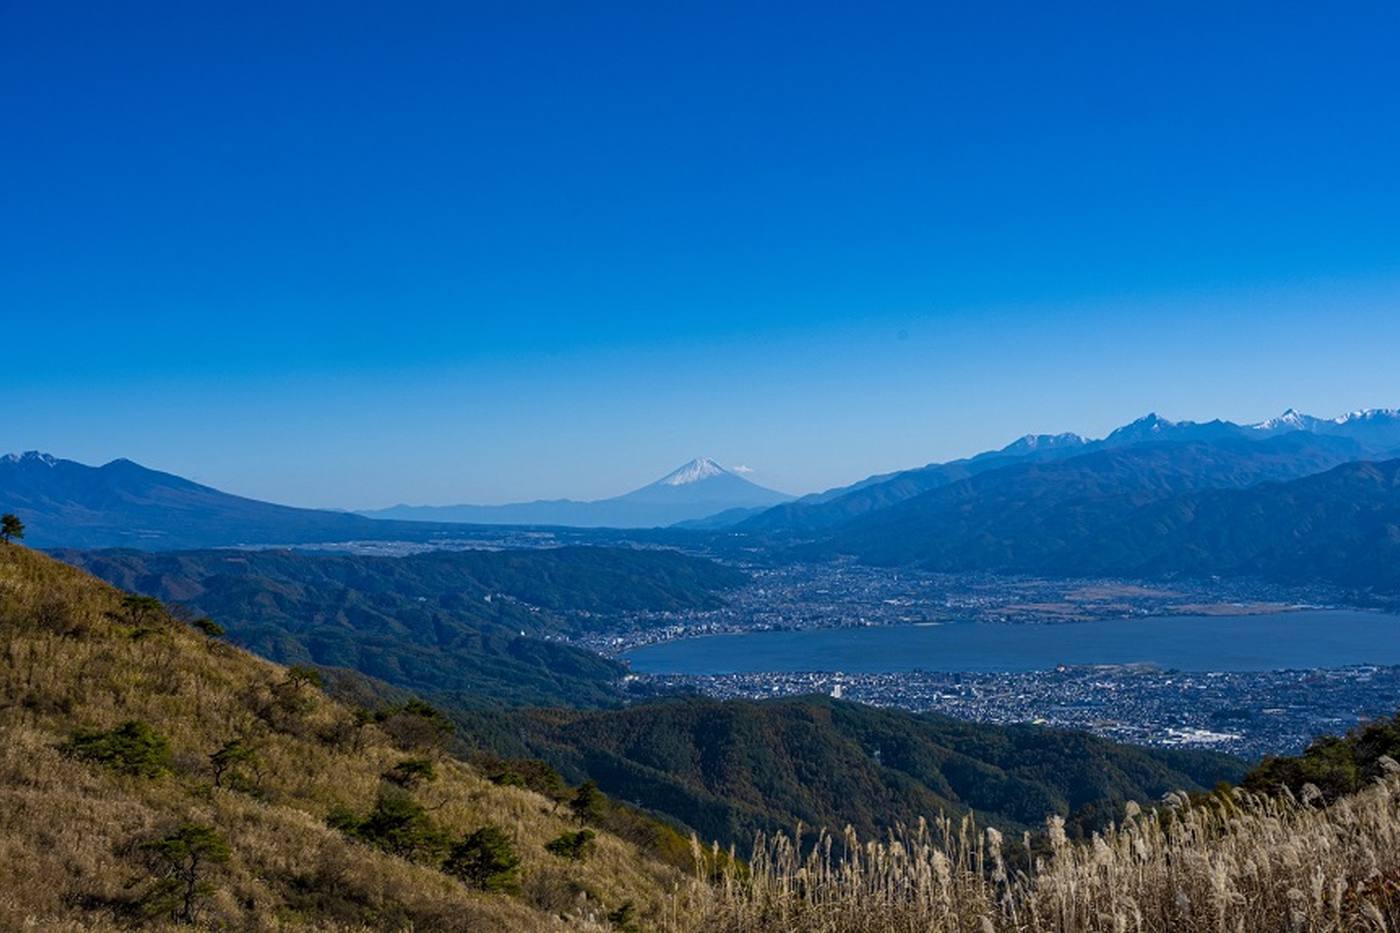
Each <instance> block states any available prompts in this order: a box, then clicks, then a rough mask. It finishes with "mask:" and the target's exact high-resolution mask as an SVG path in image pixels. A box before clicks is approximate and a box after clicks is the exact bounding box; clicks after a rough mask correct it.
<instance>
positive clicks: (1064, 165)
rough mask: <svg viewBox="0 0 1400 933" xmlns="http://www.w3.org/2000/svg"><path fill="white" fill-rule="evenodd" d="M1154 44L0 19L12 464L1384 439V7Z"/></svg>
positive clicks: (1106, 38)
mask: <svg viewBox="0 0 1400 933" xmlns="http://www.w3.org/2000/svg"><path fill="white" fill-rule="evenodd" d="M1146 6H1148V5H1145V4H1116V5H1115V4H1105V3H1093V4H1086V5H1084V6H1081V7H1074V6H1071V5H1063V4H1031V3H1027V4H974V3H958V4H929V3H909V4H900V5H894V4H890V5H886V4H830V5H824V4H820V3H805V4H796V3H794V4H765V3H742V4H733V5H722V4H714V3H707V4H692V5H689V6H688V7H687V6H682V5H678V4H656V3H636V4H612V3H599V4H561V5H559V6H558V7H553V8H552V7H550V6H546V5H542V4H531V3H516V2H512V3H500V4H486V3H443V4H417V3H395V4H388V3H377V4H364V5H360V4H355V3H343V2H342V3H334V4H331V3H327V4H324V5H321V4H314V3H295V4H274V3H267V4H261V3H246V2H240V3H228V4H215V3H196V4H190V3H169V4H155V3H136V4H113V3H64V2H54V3H41V2H24V3H20V2H8V3H6V2H3V0H0V121H3V122H2V123H0V126H3V134H4V136H3V138H4V143H3V145H2V146H0V221H2V222H0V325H3V329H2V330H0V333H3V343H4V347H5V350H6V353H5V356H6V373H5V377H4V383H5V385H4V391H3V393H0V432H3V440H2V441H0V448H5V449H14V450H19V449H27V448H40V449H44V450H48V451H51V452H53V453H55V454H58V455H61V456H68V457H73V458H75V459H80V460H85V461H88V462H103V461H105V460H107V459H110V458H113V457H117V456H128V457H131V458H133V459H136V460H138V461H141V462H143V463H147V464H149V465H152V466H156V467H160V468H164V469H169V470H172V471H174V472H178V473H182V474H185V475H189V476H193V477H195V478H198V479H201V480H203V481H205V482H209V483H212V484H214V485H217V486H220V487H223V488H226V489H229V490H232V491H236V492H240V493H244V494H248V495H255V496H259V497H264V498H271V499H275V500H279V501H286V502H293V503H297V504H306V505H323V506H347V507H369V506H376V505H384V504H389V503H392V502H398V501H409V502H461V501H477V502H497V501H505V500H511V499H519V498H533V497H537V496H572V497H580V498H587V497H596V496H602V495H608V494H611V493H616V492H621V491H624V490H626V489H629V488H631V487H634V486H637V485H640V484H641V483H643V482H646V481H649V480H651V479H653V478H655V477H657V476H659V475H661V474H662V473H665V472H666V471H667V470H669V469H670V468H671V467H673V466H675V465H677V464H678V463H680V462H682V461H684V460H686V459H689V458H690V457H692V456H696V455H709V456H712V457H715V458H716V459H718V460H720V461H721V462H722V463H726V464H737V463H744V464H747V465H749V466H751V467H752V468H754V470H755V471H756V472H755V474H754V476H755V478H757V479H759V480H760V481H763V482H766V483H767V484H769V485H773V486H775V487H778V488H781V489H786V490H790V491H793V492H803V491H809V490H813V489H818V488H823V487H826V486H830V485H834V484H837V483H842V482H847V481H850V480H854V479H857V478H859V477H861V476H864V475H866V474H868V473H871V472H876V471H883V470H888V469H893V468H897V467H906V466H911V465H916V464H921V463H925V462H928V461H931V460H941V459H946V458H949V457H953V456H957V455H961V454H965V453H969V452H972V451H975V450H979V449H983V448H987V447H991V446H999V445H1001V444H1002V443H1005V442H1006V441H1008V440H1010V439H1011V438H1012V437H1013V436H1015V435H1018V434H1021V433H1025V432H1027V431H1059V430H1077V431H1080V432H1083V433H1088V434H1101V433H1103V432H1105V431H1106V430H1107V429H1109V428H1111V427H1112V426H1114V425H1116V424H1118V423H1121V422H1124V421H1127V420H1129V419H1131V418H1133V417H1135V416H1138V415H1140V414H1142V413H1144V412H1146V411H1147V410H1149V409H1155V410H1157V411H1159V412H1161V413H1162V414H1164V415H1166V416H1168V417H1178V418H1209V417H1214V416H1221V417H1228V418H1234V419H1239V420H1243V419H1254V418H1262V417H1265V416H1267V415H1271V414H1275V413H1277V412H1278V411H1279V410H1281V409H1282V408H1284V407H1287V406H1289V405H1293V406H1296V407H1299V408H1302V409H1305V410H1310V411H1313V412H1315V413H1318V414H1335V413H1337V412H1340V411H1343V410H1346V409H1349V408H1353V407H1362V406H1395V405H1400V362H1397V360H1400V355H1398V354H1397V351H1398V350H1400V169H1397V166H1400V93H1397V89H1400V55H1397V54H1396V46H1395V37H1396V36H1397V34H1400V13H1397V12H1396V10H1397V8H1396V7H1395V6H1394V5H1393V4H1373V5H1372V4H1345V5H1324V4H1309V5H1296V6H1295V5H1290V4H1280V3H1268V4H1259V5H1257V6H1245V5H1237V4H1219V3H1212V4H1200V5H1197V6H1189V5H1186V4H1154V5H1151V6H1152V7H1153V8H1154V9H1153V10H1150V11H1149V10H1146V9H1143V8H1144V7H1146ZM289 8H294V9H289ZM1225 8H1228V9H1225Z"/></svg>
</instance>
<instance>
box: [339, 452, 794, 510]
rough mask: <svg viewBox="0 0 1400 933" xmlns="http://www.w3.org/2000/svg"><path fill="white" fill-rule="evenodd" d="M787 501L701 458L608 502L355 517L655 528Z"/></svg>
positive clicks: (566, 501)
mask: <svg viewBox="0 0 1400 933" xmlns="http://www.w3.org/2000/svg"><path fill="white" fill-rule="evenodd" d="M791 498H792V497H791V496H789V495H787V494H786V493H780V492H776V491H774V490H771V489H766V488H764V487H763V486H759V485H758V484H757V483H753V482H750V481H749V480H747V479H745V478H744V477H742V476H740V475H738V474H737V473H734V472H731V471H729V470H726V469H725V468H724V467H722V466H720V465H719V464H718V463H716V462H715V461H713V460H711V459H709V458H708V457H699V458H696V459H695V460H692V461H690V462H689V463H686V464H684V465H682V466H680V467H679V468H677V469H675V470H673V471H672V472H670V473H668V474H667V475H666V476H663V477H662V478H661V479H659V480H657V481H655V482H653V483H649V484H647V485H646V486H643V487H641V488H640V489H635V490H633V491H632V492H629V493H625V494H623V495H620V496H613V497H611V498H607V499H595V500H591V501H586V502H585V501H577V500H572V499H541V500H536V501H533V502H517V503H509V504H506V505H444V506H410V505H396V506H393V507H391V508H387V509H376V510H370V511H364V512H361V513H359V514H362V515H365V516H368V517H371V518H387V519H398V520H405V521H433V522H468V523H472V524H495V525H568V526H573V527H581V528H589V527H600V528H602V527H605V528H657V527H664V526H667V525H674V524H677V523H680V522H687V521H697V520H703V519H707V518H709V517H710V516H713V515H717V514H719V513H721V512H727V511H730V510H734V509H754V508H762V507H766V506H772V505H776V504H778V503H780V502H784V501H787V500H788V499H791Z"/></svg>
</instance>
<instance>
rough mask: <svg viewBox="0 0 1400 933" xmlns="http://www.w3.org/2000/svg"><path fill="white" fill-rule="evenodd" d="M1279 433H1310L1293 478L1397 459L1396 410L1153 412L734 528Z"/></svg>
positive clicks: (827, 520) (810, 501)
mask: <svg viewBox="0 0 1400 933" xmlns="http://www.w3.org/2000/svg"><path fill="white" fill-rule="evenodd" d="M1285 434H1304V435H1309V436H1311V437H1312V438H1313V439H1314V440H1315V441H1316V444H1315V445H1302V446H1300V447H1299V448H1298V450H1299V451H1300V454H1301V455H1302V456H1301V458H1300V460H1299V462H1298V463H1297V465H1296V466H1295V467H1293V468H1291V475H1292V476H1295V477H1296V476H1304V475H1307V474H1308V473H1310V472H1317V471H1319V470H1322V469H1327V468H1328V467H1331V466H1336V465H1337V464H1339V463H1345V462H1348V461H1351V460H1363V459H1377V460H1382V459H1389V458H1392V457H1400V410H1397V409H1367V410H1363V411H1355V412H1351V413H1349V414H1346V415H1342V416H1340V417H1337V418H1326V419H1324V418H1316V417H1313V416H1311V415H1302V414H1299V413H1298V412H1296V411H1294V410H1293V409H1291V408H1290V409H1289V410H1288V411H1286V412H1284V413H1283V414H1282V415H1280V416H1279V417H1277V418H1270V419H1268V420H1267V421H1261V422H1258V423H1256V424H1248V425H1241V424H1235V423H1233V422H1230V421H1219V420H1216V421H1205V422H1198V421H1169V420H1167V419H1165V418H1163V417H1161V416H1160V415H1157V414H1156V413H1152V414H1148V415H1145V416H1143V417H1142V418H1139V419H1137V420H1136V421H1133V422H1131V423H1129V424H1126V425H1123V426H1122V427H1120V428H1118V429H1116V430H1114V431H1112V432H1110V433H1109V434H1108V435H1107V436H1106V437H1104V438H1102V439H1100V440H1090V439H1088V438H1085V437H1081V436H1080V435H1078V434H1069V433H1066V434H1028V435H1026V436H1024V437H1021V438H1018V439H1017V440H1015V441H1013V442H1011V443H1010V444H1008V445H1006V446H1005V447H1003V448H1001V449H1000V450H992V451H986V452H984V453H980V454H977V455H976V456H973V457H968V458H966V459H961V460H951V461H949V462H947V463H931V464H928V465H927V466H922V467H915V468H913V469H910V470H902V471H899V472H896V473H885V474H881V475H877V476H871V477H867V478H866V479H863V480H861V481H859V482H857V483H852V484H851V485H849V486H842V487H837V488H835V489H829V490H827V491H825V492H821V493H814V494H812V495H808V496H803V497H801V498H800V499H796V500H794V501H792V502H790V503H787V504H785V505H782V506H779V507H777V508H773V509H769V510H767V511H766V512H763V513H761V514H759V515H752V516H736V521H735V522H734V523H733V524H734V526H735V527H737V528H739V529H741V530H745V531H755V532H762V531H781V532H798V533H811V532H816V531H820V530H821V529H825V528H834V527H836V526H838V525H840V524H843V523H844V522H847V521H850V520H853V519H856V518H859V517H860V516H862V515H865V514H867V513H870V512H876V511H879V510H881V509H884V508H887V507H890V506H892V505H895V504H897V503H899V502H902V501H904V500H906V499H911V498H914V497H915V496H919V495H921V494H923V493H926V492H928V491H930V490H933V489H937V488H939V487H941V486H947V485H950V484H953V483H957V482H960V481H962V480H966V479H969V478H971V477H973V476H977V475H979V474H982V473H988V472H992V471H995V470H1000V469H1003V468H1006V467H1010V466H1015V465H1018V464H1026V463H1046V462H1051V461H1057V460H1065V459H1069V458H1072V457H1080V456H1083V455H1085V454H1091V453H1095V452H1098V451H1105V450H1114V449H1120V448H1126V447H1132V446H1135V445H1140V444H1159V445H1170V444H1185V443H1198V444H1220V443H1229V442H1238V443H1246V444H1247V443H1250V442H1258V441H1264V440H1268V439H1270V438H1273V437H1277V436H1280V435H1285ZM1279 470H1280V472H1279V473H1278V475H1275V476H1273V477H1272V478H1275V479H1284V478H1288V474H1289V471H1290V468H1289V467H1287V466H1286V465H1285V466H1281V467H1280V468H1279ZM1262 478H1264V477H1259V479H1262Z"/></svg>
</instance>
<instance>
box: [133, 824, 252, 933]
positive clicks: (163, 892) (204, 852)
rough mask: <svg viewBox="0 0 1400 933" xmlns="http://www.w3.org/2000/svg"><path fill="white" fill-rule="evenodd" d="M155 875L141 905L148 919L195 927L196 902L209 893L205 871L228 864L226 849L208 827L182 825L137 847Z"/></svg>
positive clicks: (225, 841)
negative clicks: (166, 919) (164, 918)
mask: <svg viewBox="0 0 1400 933" xmlns="http://www.w3.org/2000/svg"><path fill="white" fill-rule="evenodd" d="M141 851H142V852H144V853H146V855H147V856H148V857H149V858H150V859H151V861H152V863H153V866H154V868H155V871H156V882H155V884H154V885H153V886H152V888H151V890H150V891H149V892H147V894H146V897H145V899H144V905H145V907H146V910H147V912H148V913H149V914H150V915H152V916H157V915H160V914H165V915H166V916H168V917H170V919H171V920H173V921H175V922H176V923H196V922H197V921H198V920H199V907H200V902H201V901H203V900H205V899H206V898H208V897H209V895H210V894H212V893H213V890H214V887H213V885H212V884H210V883H209V881H208V870H209V867H210V866H212V865H216V864H221V863H223V862H227V861H228V860H229V855H230V851H229V845H228V840H227V839H225V838H224V837H223V836H222V835H221V834H220V833H219V832H218V830H216V829H215V828H214V827H212V826H204V825H200V824H198V823H184V824H181V825H180V826H179V827H177V828H176V829H175V830H174V831H172V832H170V833H167V834H166V835H164V836H162V837H160V838H159V839H152V840H151V841H150V842H147V843H144V844H143V845H142V846H141Z"/></svg>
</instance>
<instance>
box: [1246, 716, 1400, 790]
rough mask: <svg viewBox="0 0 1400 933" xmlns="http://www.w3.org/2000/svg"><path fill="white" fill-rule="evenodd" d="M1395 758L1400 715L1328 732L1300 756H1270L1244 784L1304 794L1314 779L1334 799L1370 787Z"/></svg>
mask: <svg viewBox="0 0 1400 933" xmlns="http://www.w3.org/2000/svg"><path fill="white" fill-rule="evenodd" d="M1386 759H1389V760H1390V762H1392V764H1391V765H1387V764H1386ZM1394 762H1400V715H1397V716H1395V717H1393V718H1391V719H1380V720H1377V721H1375V722H1371V723H1367V724H1365V725H1361V726H1357V727H1356V728H1355V729H1353V730H1352V731H1350V732H1348V733H1347V734H1346V735H1345V736H1335V735H1327V736H1323V737H1321V738H1319V739H1317V741H1315V742H1313V744H1312V745H1310V746H1308V748H1307V750H1306V751H1305V752H1303V754H1301V755H1296V756H1293V757H1291V758H1266V759H1265V760H1264V761H1263V763H1262V764H1260V765H1259V767H1257V768H1255V769H1254V770H1253V771H1251V772H1250V773H1249V775H1248V776H1247V777H1246V778H1245V779H1244V786H1245V787H1247V788H1248V789H1250V790H1257V791H1264V792H1267V793H1272V792H1274V791H1277V790H1278V789H1279V788H1280V787H1287V788H1288V789H1289V790H1290V791H1291V792H1293V793H1294V794H1295V795H1299V796H1302V795H1303V785H1305V784H1312V785H1313V786H1314V787H1316V788H1317V789H1318V790H1320V791H1322V793H1323V796H1324V797H1325V798H1326V799H1328V800H1333V799H1335V798H1337V797H1341V796H1344V795H1346V794H1351V793H1355V792H1356V791H1359V790H1361V789H1363V788H1365V787H1369V786H1370V785H1371V784H1373V783H1374V782H1375V780H1376V779H1377V778H1378V777H1381V776H1382V775H1383V774H1384V773H1385V772H1386V770H1387V769H1388V768H1391V767H1394V764H1393V763H1394Z"/></svg>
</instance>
